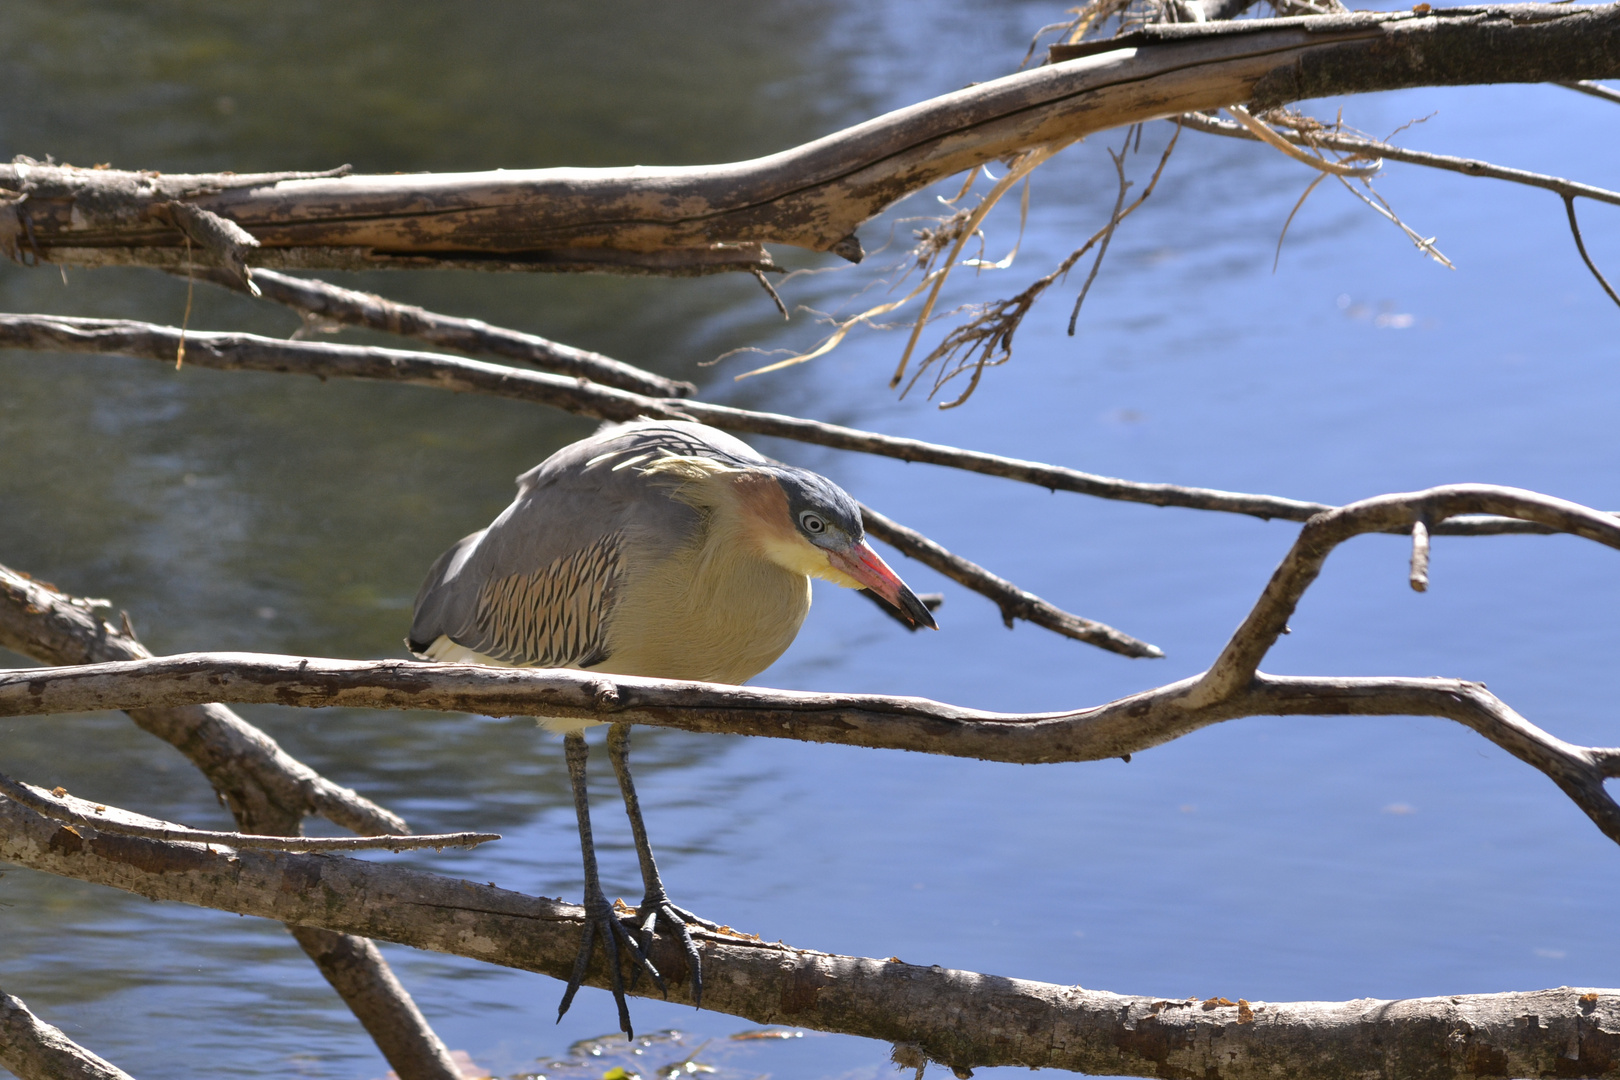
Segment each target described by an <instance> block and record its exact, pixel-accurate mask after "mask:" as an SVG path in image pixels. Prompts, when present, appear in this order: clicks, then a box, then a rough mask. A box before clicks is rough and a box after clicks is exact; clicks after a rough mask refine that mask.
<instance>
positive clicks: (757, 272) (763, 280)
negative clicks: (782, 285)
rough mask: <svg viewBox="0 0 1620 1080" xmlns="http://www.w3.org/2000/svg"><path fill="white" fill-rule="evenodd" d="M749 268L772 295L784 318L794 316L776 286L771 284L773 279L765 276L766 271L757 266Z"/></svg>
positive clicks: (767, 292)
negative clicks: (783, 301) (777, 291)
mask: <svg viewBox="0 0 1620 1080" xmlns="http://www.w3.org/2000/svg"><path fill="white" fill-rule="evenodd" d="M749 270H750V272H752V273H753V275H754V280H755V281H757V282H759V287H760V288H762V289H764V290H765V292H766V294H767V295H769V296H770V298H771V302H772V303H774V304H775V305H776V310H777V311H780V312H781V313H782V318H783V319H784V320H786V319H790V318H792V316H790V315H789V314H788V309H787V305H786V304H784V303H782V298H781V297H780V296H778V295H777V293H776V288H775V287H774V286H773V285H772V284H771V279H770V278H768V277H766V276H765V271H763V270H761V269H760V268H759V267H757V266H751V267H749Z"/></svg>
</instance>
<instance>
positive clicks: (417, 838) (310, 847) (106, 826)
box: [0, 773, 501, 851]
mask: <svg viewBox="0 0 1620 1080" xmlns="http://www.w3.org/2000/svg"><path fill="white" fill-rule="evenodd" d="M0 794H3V795H5V796H6V797H7V798H9V799H14V800H16V801H17V802H20V803H22V804H23V805H24V806H26V807H29V808H30V809H32V810H37V811H39V812H40V813H41V814H44V815H45V816H46V817H48V818H52V819H54V820H56V821H65V822H68V823H69V824H73V825H82V826H84V827H86V828H90V829H94V830H96V831H97V832H104V833H112V834H114V835H117V836H140V837H144V838H146V839H148V840H170V841H175V842H183V843H189V844H222V845H225V846H227V847H233V848H237V849H239V850H243V851H246V850H254V851H417V850H420V849H421V848H434V849H437V850H443V849H444V848H473V847H477V846H478V845H479V844H487V843H489V842H490V841H491V840H499V839H500V838H501V837H500V834H499V833H477V832H459V833H431V834H425V835H411V836H335V837H328V836H321V837H315V836H257V835H253V834H251V833H239V832H213V831H209V830H206V829H190V828H187V827H186V826H184V825H170V824H167V823H163V824H159V825H139V824H133V823H132V822H131V821H129V820H125V821H120V820H118V819H117V818H114V817H106V816H104V815H103V811H106V810H107V809H109V808H108V807H106V806H103V805H95V806H93V807H92V806H91V804H90V803H88V802H86V801H85V800H83V799H73V798H72V797H71V796H69V795H68V794H67V792H65V791H62V789H61V788H58V789H57V790H56V791H55V792H50V793H46V792H44V791H42V790H40V789H39V788H35V787H33V786H31V785H29V784H23V783H19V782H18V781H16V780H13V779H12V778H11V777H9V776H7V775H6V774H4V773H0ZM84 807H91V810H89V811H87V810H85V809H83V808H84ZM114 813H116V814H118V815H121V816H123V817H125V818H130V819H133V818H135V817H136V815H133V814H130V813H129V812H128V811H127V810H117V809H116V808H114ZM145 820H151V819H145Z"/></svg>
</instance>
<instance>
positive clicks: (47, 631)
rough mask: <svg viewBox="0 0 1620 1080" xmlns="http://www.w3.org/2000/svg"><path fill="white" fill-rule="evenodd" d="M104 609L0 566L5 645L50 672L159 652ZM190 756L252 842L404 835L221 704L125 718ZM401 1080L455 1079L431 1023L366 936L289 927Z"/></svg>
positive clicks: (392, 821)
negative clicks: (312, 830)
mask: <svg viewBox="0 0 1620 1080" xmlns="http://www.w3.org/2000/svg"><path fill="white" fill-rule="evenodd" d="M97 607H98V605H97V604H96V603H94V602H91V601H87V600H81V599H76V598H74V597H70V596H66V595H64V594H63V593H61V592H58V591H57V590H56V589H55V588H54V587H52V586H49V585H46V584H45V583H44V582H39V581H34V580H32V579H31V578H28V577H27V576H25V575H22V574H18V573H17V572H15V571H13V570H10V569H8V568H6V567H4V566H0V646H4V647H6V648H9V649H11V650H13V651H14V652H17V653H20V654H22V655H24V656H30V657H33V658H34V659H36V660H40V661H43V662H45V663H48V664H83V663H94V662H97V661H104V660H138V659H141V658H144V657H149V656H151V655H152V654H151V653H150V652H148V651H147V649H146V648H145V646H143V645H142V644H141V643H140V642H139V641H137V640H136V638H135V635H134V632H133V631H131V630H130V629H129V620H128V617H127V616H125V617H124V619H123V623H124V627H123V629H122V630H118V629H114V628H113V627H112V626H110V625H108V624H107V623H105V622H103V621H102V620H101V619H100V618H99V617H98V616H97V615H96V610H97ZM127 711H128V712H129V717H130V719H131V720H133V721H135V723H136V725H137V726H139V727H141V728H142V729H144V730H146V731H148V732H150V733H152V734H153V735H156V736H157V737H158V738H160V739H162V740H164V741H165V742H167V743H169V744H170V745H172V746H174V747H175V749H177V750H179V751H180V752H181V753H182V754H184V755H185V756H186V757H187V758H188V759H190V761H191V763H192V764H193V765H195V766H196V767H197V768H198V770H199V771H201V772H202V774H203V775H204V776H205V777H207V778H208V781H209V783H210V784H212V785H213V787H214V790H215V791H217V792H219V793H220V795H221V796H222V797H223V798H224V800H225V803H226V806H227V807H229V809H230V811H231V813H232V815H233V816H234V817H235V818H236V820H237V823H238V825H240V826H241V827H242V828H243V829H245V830H248V831H250V832H257V833H268V834H273V835H285V836H296V835H297V834H298V832H299V831H300V829H301V826H302V822H303V819H304V816H305V815H306V814H320V815H321V816H323V817H325V818H327V819H329V820H331V821H332V822H334V823H336V824H338V825H341V826H343V827H345V828H348V829H352V830H353V831H355V832H358V833H361V834H363V835H368V836H372V835H381V834H399V833H408V832H409V831H410V830H409V828H407V826H406V824H405V822H404V821H403V820H402V819H401V818H400V817H399V816H398V815H396V814H393V813H390V812H389V811H387V810H385V809H383V808H382V807H380V806H378V805H377V804H375V803H373V802H371V801H370V800H369V799H366V798H364V797H363V796H361V795H359V794H357V793H355V792H354V791H351V790H350V789H348V788H345V787H342V786H340V785H338V784H334V783H332V781H330V780H328V779H326V778H325V777H323V776H321V775H320V774H318V773H317V772H315V770H313V769H311V768H310V767H309V766H307V765H305V764H304V763H303V762H301V761H298V760H296V759H295V758H293V757H291V756H289V755H288V754H287V753H286V752H285V751H283V750H282V749H281V747H280V746H278V745H276V742H275V740H273V739H271V738H270V737H269V736H268V735H266V734H264V732H262V731H260V730H259V729H258V728H256V727H254V726H253V725H252V724H249V723H248V722H247V721H246V720H243V719H242V718H241V717H239V716H237V715H236V714H235V713H234V712H232V711H231V710H230V709H228V708H226V707H225V706H223V705H220V704H218V703H215V702H208V703H197V704H194V705H190V706H183V707H179V708H167V707H160V708H153V709H135V710H127ZM288 930H289V931H291V933H292V935H293V938H294V939H295V940H296V941H297V942H298V945H299V947H300V948H302V949H303V950H304V952H305V953H306V954H307V955H308V956H309V958H310V959H311V960H313V961H314V963H315V966H316V967H317V968H319V969H320V972H321V975H322V976H324V977H325V978H326V981H327V982H328V983H330V984H331V986H332V988H333V989H334V990H336V991H337V992H338V995H339V996H340V997H342V998H343V1001H344V1003H345V1004H347V1005H348V1006H349V1008H350V1010H351V1011H353V1013H354V1015H355V1017H356V1019H358V1020H359V1021H360V1023H361V1025H362V1026H363V1027H365V1029H366V1032H367V1033H368V1034H369V1035H370V1036H371V1037H372V1040H373V1041H374V1042H375V1043H376V1044H377V1048H378V1050H379V1051H381V1052H382V1055H383V1057H384V1058H386V1059H387V1060H388V1063H389V1064H390V1065H391V1066H393V1068H394V1071H395V1073H396V1074H398V1075H399V1076H400V1077H401V1078H402V1080H459V1078H460V1075H461V1074H460V1070H459V1069H458V1068H457V1067H456V1065H455V1062H454V1061H452V1060H451V1058H450V1050H449V1048H448V1047H446V1046H445V1045H444V1043H443V1041H442V1040H440V1038H439V1037H438V1035H436V1034H435V1033H434V1031H433V1029H432V1028H431V1027H430V1026H429V1025H428V1022H427V1020H426V1019H425V1018H424V1017H423V1016H422V1013H421V1010H419V1009H418V1008H417V1007H416V1003H415V1002H414V1001H412V1000H411V996H410V994H409V993H407V992H406V990H405V988H404V986H402V985H401V984H400V982H399V980H398V979H397V978H395V976H394V973H393V971H392V970H391V969H390V968H389V966H388V963H387V961H385V960H384V959H383V957H382V953H380V952H379V951H378V950H377V947H376V946H375V945H373V944H372V943H371V942H369V941H366V940H365V939H363V938H355V937H349V936H346V935H342V934H333V933H329V932H328V931H325V930H319V929H314V928H311V927H302V926H289V927H288Z"/></svg>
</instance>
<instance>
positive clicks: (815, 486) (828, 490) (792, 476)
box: [773, 466, 866, 549]
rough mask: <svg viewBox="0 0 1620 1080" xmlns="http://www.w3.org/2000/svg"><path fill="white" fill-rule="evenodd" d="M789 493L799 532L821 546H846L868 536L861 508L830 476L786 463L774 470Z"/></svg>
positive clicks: (789, 500)
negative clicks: (863, 523) (828, 477)
mask: <svg viewBox="0 0 1620 1080" xmlns="http://www.w3.org/2000/svg"><path fill="white" fill-rule="evenodd" d="M773 472H774V475H775V476H776V482H777V483H778V484H780V485H781V487H782V491H783V493H784V494H786V495H787V502H788V513H789V514H790V515H791V516H792V518H793V524H794V527H795V528H797V529H798V530H799V534H800V535H801V536H803V537H804V538H805V539H806V540H808V541H810V542H811V543H812V544H814V545H816V546H817V547H822V548H837V549H843V548H847V547H849V546H850V545H851V544H857V543H860V542H861V541H862V540H864V539H865V538H866V530H865V529H864V528H862V526H861V508H860V507H859V506H857V505H855V500H854V499H852V498H850V497H849V493H848V492H846V491H845V490H844V489H843V488H841V487H839V486H838V485H837V484H834V483H833V482H832V481H830V480H828V479H827V478H826V477H823V476H817V475H816V474H815V473H813V472H806V471H805V470H803V469H794V468H790V467H787V466H784V467H782V468H780V469H776V470H773Z"/></svg>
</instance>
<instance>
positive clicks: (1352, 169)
mask: <svg viewBox="0 0 1620 1080" xmlns="http://www.w3.org/2000/svg"><path fill="white" fill-rule="evenodd" d="M1226 111H1227V112H1229V113H1231V114H1232V115H1233V116H1235V117H1236V118H1237V122H1238V123H1240V124H1242V125H1243V126H1244V127H1245V128H1246V129H1248V132H1249V134H1251V135H1253V136H1254V137H1255V138H1256V139H1259V140H1260V141H1261V142H1263V143H1265V144H1267V145H1268V146H1271V147H1273V148H1274V149H1277V150H1280V151H1282V152H1283V153H1284V154H1286V155H1287V156H1289V157H1291V158H1293V159H1294V160H1295V161H1298V162H1300V163H1301V164H1304V165H1309V166H1310V167H1311V168H1313V169H1317V170H1319V171H1321V172H1325V173H1330V174H1332V175H1334V176H1349V177H1355V178H1356V179H1358V180H1368V179H1371V178H1372V177H1374V176H1377V175H1378V172H1379V170H1380V169H1382V168H1383V163H1382V162H1380V161H1378V160H1374V161H1373V163H1372V164H1371V165H1346V164H1345V163H1344V162H1342V161H1328V160H1327V159H1326V158H1321V157H1317V156H1315V155H1313V154H1307V153H1304V152H1303V151H1301V150H1300V149H1299V148H1298V147H1297V146H1295V145H1294V144H1293V143H1291V142H1289V141H1288V140H1287V139H1285V138H1283V137H1282V136H1281V135H1279V134H1277V133H1276V132H1275V131H1273V130H1272V129H1271V128H1270V127H1269V126H1268V125H1266V124H1262V123H1261V122H1260V121H1258V120H1256V119H1255V118H1254V117H1252V116H1250V115H1249V110H1247V109H1245V108H1244V107H1243V106H1241V105H1228V106H1227V107H1226Z"/></svg>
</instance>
